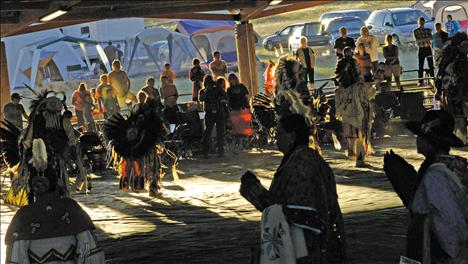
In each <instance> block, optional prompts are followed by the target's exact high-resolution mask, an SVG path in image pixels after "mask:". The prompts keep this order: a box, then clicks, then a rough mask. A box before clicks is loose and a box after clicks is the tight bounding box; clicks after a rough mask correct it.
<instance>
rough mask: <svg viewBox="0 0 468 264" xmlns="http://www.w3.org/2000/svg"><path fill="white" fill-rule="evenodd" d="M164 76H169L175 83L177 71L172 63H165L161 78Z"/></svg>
mask: <svg viewBox="0 0 468 264" xmlns="http://www.w3.org/2000/svg"><path fill="white" fill-rule="evenodd" d="M163 76H167V78H169V82H170V83H171V84H174V80H175V78H176V76H175V72H173V71H172V70H171V64H169V63H166V64H164V71H163V72H161V74H160V75H159V78H160V79H161V80H162V77H163Z"/></svg>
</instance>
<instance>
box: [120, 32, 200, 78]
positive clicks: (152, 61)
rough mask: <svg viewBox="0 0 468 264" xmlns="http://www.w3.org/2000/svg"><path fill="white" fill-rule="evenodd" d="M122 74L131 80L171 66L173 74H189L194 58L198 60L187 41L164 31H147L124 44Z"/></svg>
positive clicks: (174, 33) (180, 36) (185, 38)
mask: <svg viewBox="0 0 468 264" xmlns="http://www.w3.org/2000/svg"><path fill="white" fill-rule="evenodd" d="M126 45H127V47H128V48H127V49H125V51H126V52H125V54H124V57H125V58H127V59H126V60H127V65H126V68H125V70H126V71H127V73H128V74H129V75H130V76H138V75H146V74H149V73H152V74H154V73H155V72H156V73H157V72H160V71H162V70H163V66H164V64H165V63H170V64H171V68H172V70H173V71H175V72H185V73H188V71H189V69H190V68H191V67H192V60H193V58H196V57H199V55H198V53H197V49H196V48H195V47H194V46H193V44H192V43H191V41H190V39H189V38H188V37H187V36H185V35H182V34H180V33H177V32H174V31H169V30H166V29H163V28H147V29H145V30H143V31H141V32H140V33H138V34H136V35H134V36H133V37H131V38H128V39H127V40H126Z"/></svg>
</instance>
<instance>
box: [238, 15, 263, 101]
mask: <svg viewBox="0 0 468 264" xmlns="http://www.w3.org/2000/svg"><path fill="white" fill-rule="evenodd" d="M253 32H254V31H253V26H252V24H250V23H249V22H248V21H245V22H241V23H240V24H237V25H236V46H237V67H238V68H239V79H240V81H241V82H242V83H243V84H244V85H245V86H247V88H248V89H249V94H250V96H253V95H255V94H257V93H258V91H259V87H258V72H257V56H256V54H255V39H254V34H253Z"/></svg>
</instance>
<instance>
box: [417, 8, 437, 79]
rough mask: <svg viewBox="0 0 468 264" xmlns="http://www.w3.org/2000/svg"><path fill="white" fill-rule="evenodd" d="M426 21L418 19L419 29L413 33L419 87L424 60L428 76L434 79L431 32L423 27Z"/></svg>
mask: <svg viewBox="0 0 468 264" xmlns="http://www.w3.org/2000/svg"><path fill="white" fill-rule="evenodd" d="M425 23H426V21H425V20H424V17H420V18H419V19H418V25H419V27H418V28H417V29H415V30H414V31H413V35H414V39H415V40H416V46H418V79H419V84H418V85H419V86H422V85H423V83H424V80H423V79H422V78H423V72H424V60H427V64H428V66H429V75H431V76H432V77H434V61H433V60H432V48H431V45H432V32H431V30H430V29H429V28H426V27H424V24H425Z"/></svg>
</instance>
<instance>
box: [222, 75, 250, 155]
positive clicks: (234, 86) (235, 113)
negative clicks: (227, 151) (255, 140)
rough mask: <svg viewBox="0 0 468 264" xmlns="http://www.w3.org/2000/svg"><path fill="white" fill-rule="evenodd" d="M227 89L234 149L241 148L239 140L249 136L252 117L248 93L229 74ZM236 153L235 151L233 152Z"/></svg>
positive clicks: (235, 78) (234, 77)
mask: <svg viewBox="0 0 468 264" xmlns="http://www.w3.org/2000/svg"><path fill="white" fill-rule="evenodd" d="M228 82H229V87H228V89H227V97H228V106H229V117H230V120H231V123H232V125H233V127H234V132H235V134H236V135H235V147H236V148H240V147H241V144H240V143H241V138H242V137H244V136H250V135H251V132H252V129H251V121H252V116H251V114H250V104H249V91H248V90H247V87H245V85H243V84H242V83H240V82H239V78H237V76H236V75H235V74H234V73H231V74H229V77H228ZM234 153H236V150H235V152H234Z"/></svg>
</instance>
